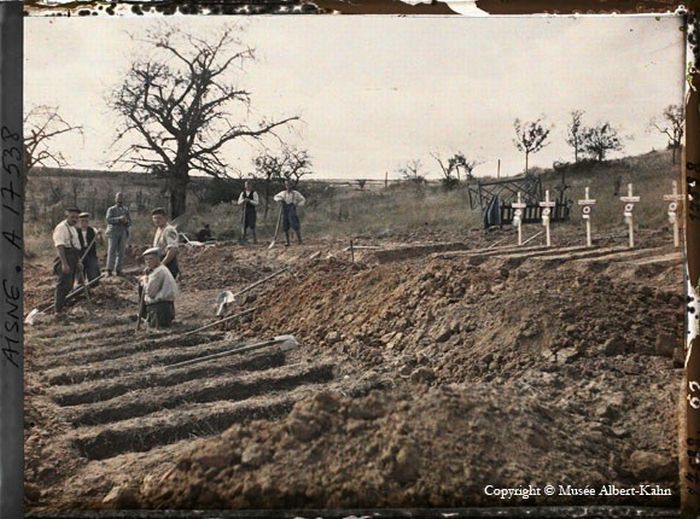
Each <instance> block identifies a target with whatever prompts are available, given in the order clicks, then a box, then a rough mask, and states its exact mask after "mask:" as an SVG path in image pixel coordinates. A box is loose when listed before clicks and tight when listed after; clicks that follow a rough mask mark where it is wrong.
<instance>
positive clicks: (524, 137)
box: [513, 118, 552, 173]
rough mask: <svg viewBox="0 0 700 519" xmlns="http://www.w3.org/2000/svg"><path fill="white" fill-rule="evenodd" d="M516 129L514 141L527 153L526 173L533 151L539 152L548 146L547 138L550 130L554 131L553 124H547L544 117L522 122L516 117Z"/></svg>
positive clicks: (514, 123)
mask: <svg viewBox="0 0 700 519" xmlns="http://www.w3.org/2000/svg"><path fill="white" fill-rule="evenodd" d="M513 128H514V129H515V139H513V143H514V144H515V147H516V148H517V149H518V151H521V152H523V153H525V173H527V172H528V171H529V158H530V155H531V154H533V153H537V152H538V151H540V150H541V149H542V148H544V147H545V146H547V145H548V144H549V143H548V142H547V138H548V137H549V132H551V131H552V126H548V125H546V124H545V123H544V122H543V120H542V118H539V119H537V120H536V121H528V122H521V121H520V119H516V120H515V121H514V122H513Z"/></svg>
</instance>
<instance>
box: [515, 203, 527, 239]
mask: <svg viewBox="0 0 700 519" xmlns="http://www.w3.org/2000/svg"><path fill="white" fill-rule="evenodd" d="M511 206H512V207H513V209H515V211H514V212H513V225H515V226H516V227H517V228H518V245H522V244H523V209H525V208H526V207H527V204H525V203H523V201H522V199H521V198H520V191H518V201H517V202H513V203H512V204H511Z"/></svg>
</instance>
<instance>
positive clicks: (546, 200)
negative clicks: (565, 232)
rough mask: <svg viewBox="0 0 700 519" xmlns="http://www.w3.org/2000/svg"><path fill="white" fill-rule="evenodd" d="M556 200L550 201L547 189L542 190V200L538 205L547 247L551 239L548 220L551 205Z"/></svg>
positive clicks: (554, 203)
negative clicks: (540, 208)
mask: <svg viewBox="0 0 700 519" xmlns="http://www.w3.org/2000/svg"><path fill="white" fill-rule="evenodd" d="M556 205H557V203H556V202H551V201H550V200H549V189H547V190H546V191H545V192H544V202H540V207H542V208H543V209H542V225H544V230H545V236H546V238H547V247H549V246H551V245H552V241H551V239H550V236H549V220H550V215H551V214H552V209H551V208H552V207H554V206H556Z"/></svg>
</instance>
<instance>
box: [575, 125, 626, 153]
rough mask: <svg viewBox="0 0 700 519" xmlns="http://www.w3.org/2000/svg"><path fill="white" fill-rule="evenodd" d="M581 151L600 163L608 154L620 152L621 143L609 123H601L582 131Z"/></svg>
mask: <svg viewBox="0 0 700 519" xmlns="http://www.w3.org/2000/svg"><path fill="white" fill-rule="evenodd" d="M583 149H584V151H585V152H586V153H587V154H588V155H589V156H590V157H591V158H592V159H595V160H597V161H599V162H602V161H604V160H605V157H606V156H607V154H608V153H609V152H611V151H620V150H622V141H621V140H620V137H619V136H618V134H617V130H616V129H615V128H613V127H612V126H611V125H610V123H603V124H599V125H598V126H593V127H591V128H586V129H585V130H584V131H583Z"/></svg>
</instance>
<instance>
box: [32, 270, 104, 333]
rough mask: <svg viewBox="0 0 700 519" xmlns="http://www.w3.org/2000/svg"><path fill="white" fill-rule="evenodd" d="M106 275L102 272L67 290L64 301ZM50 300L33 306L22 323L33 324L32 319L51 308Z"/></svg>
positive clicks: (34, 319)
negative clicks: (42, 306)
mask: <svg viewBox="0 0 700 519" xmlns="http://www.w3.org/2000/svg"><path fill="white" fill-rule="evenodd" d="M106 275H107V274H106V273H104V272H103V273H102V274H100V275H99V276H97V277H96V278H95V279H93V280H92V281H90V282H89V283H86V284H85V285H83V286H80V287H78V288H76V289H75V290H73V291H71V292H69V293H68V295H67V296H66V301H68V300H69V299H71V298H73V297H75V296H77V295H78V294H79V293H81V292H82V291H83V290H85V287H90V286H92V285H94V284H95V283H97V282H98V281H99V280H100V279H102V278H104V277H105V276H106ZM52 301H53V298H52V299H51V300H49V301H46V302H45V304H46V306H44V308H41V309H39V308H38V307H37V308H34V309H33V310H32V311H31V312H29V313H28V314H27V317H25V318H24V324H34V321H36V318H37V317H38V316H40V315H43V314H45V313H46V312H48V311H49V310H51V309H52V308H53V302H52Z"/></svg>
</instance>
